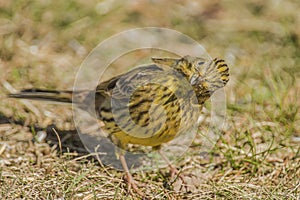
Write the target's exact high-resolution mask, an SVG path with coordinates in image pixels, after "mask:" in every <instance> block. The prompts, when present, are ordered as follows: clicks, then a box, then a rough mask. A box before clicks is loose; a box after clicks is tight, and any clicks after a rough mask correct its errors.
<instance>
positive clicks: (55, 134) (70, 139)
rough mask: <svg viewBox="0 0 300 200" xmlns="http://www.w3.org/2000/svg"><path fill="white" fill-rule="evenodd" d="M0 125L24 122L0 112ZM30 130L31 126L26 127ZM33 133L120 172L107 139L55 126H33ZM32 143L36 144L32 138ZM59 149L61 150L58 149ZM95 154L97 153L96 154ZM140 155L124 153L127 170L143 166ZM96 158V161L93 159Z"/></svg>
mask: <svg viewBox="0 0 300 200" xmlns="http://www.w3.org/2000/svg"><path fill="white" fill-rule="evenodd" d="M1 124H17V125H21V126H26V125H24V124H25V122H24V121H22V120H16V119H14V118H13V117H8V116H6V115H4V114H3V113H2V112H0V125H1ZM28 128H29V129H30V130H31V129H32V125H28ZM34 130H35V132H38V131H44V132H45V133H46V138H45V142H46V143H48V144H49V145H50V146H51V147H53V146H56V148H57V150H59V151H60V150H61V151H62V153H64V152H76V153H77V154H78V156H84V155H88V154H90V155H91V156H87V158H88V159H90V160H95V161H97V162H99V161H100V162H101V164H103V165H104V166H109V167H113V168H115V169H117V170H122V169H123V168H122V165H121V162H120V161H119V160H118V158H117V156H116V147H115V145H114V144H113V143H111V142H110V140H108V139H107V138H99V137H95V136H93V135H89V134H84V133H80V134H78V131H77V130H76V129H74V130H62V129H59V128H57V127H56V126H55V124H51V125H48V126H47V127H46V128H42V127H39V126H38V125H34ZM33 142H38V141H36V139H34V138H33ZM85 144H88V145H85ZM60 147H61V149H60ZM96 152H97V153H96ZM143 157H144V155H142V154H132V153H126V154H125V158H126V161H127V165H128V167H129V168H132V169H135V168H139V167H141V166H142V165H143V163H142V162H143ZM95 158H97V159H95Z"/></svg>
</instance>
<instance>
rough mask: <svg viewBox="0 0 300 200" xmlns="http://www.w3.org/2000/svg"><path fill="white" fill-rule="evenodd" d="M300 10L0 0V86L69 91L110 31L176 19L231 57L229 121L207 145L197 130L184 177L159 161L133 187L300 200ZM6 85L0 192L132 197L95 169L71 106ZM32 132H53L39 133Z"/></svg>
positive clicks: (0, 119)
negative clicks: (26, 98)
mask: <svg viewBox="0 0 300 200" xmlns="http://www.w3.org/2000/svg"><path fill="white" fill-rule="evenodd" d="M160 8H163V10H164V12H161V10H160ZM299 9H300V4H299V2H298V1H296V0H288V1H265V2H261V1H257V0H250V1H247V2H245V1H241V2H237V1H232V0H228V1H222V2H219V1H203V2H202V3H199V2H198V1H182V2H179V1H178V2H168V1H160V2H156V4H153V2H152V1H139V2H137V1H128V3H127V4H126V5H125V4H124V5H123V4H121V3H119V2H118V1H113V0H112V1H101V2H98V1H93V0H88V1H81V0H79V1H57V2H56V1H53V2H52V1H36V2H35V1H21V0H20V1H2V2H0V71H1V74H0V79H1V82H2V83H1V84H2V85H3V83H5V82H8V83H10V84H11V85H12V86H13V87H14V88H16V89H22V88H30V87H42V88H52V89H54V88H59V89H70V88H72V86H73V81H74V79H75V74H76V71H77V69H78V67H79V65H80V63H81V62H82V61H83V59H84V58H85V56H86V55H87V54H88V52H89V51H91V50H92V48H94V47H95V46H96V45H97V44H98V43H99V42H100V41H102V40H104V39H105V38H107V37H109V36H111V35H113V34H115V33H118V32H119V31H121V30H126V29H129V28H133V27H145V26H162V27H169V28H172V29H176V30H178V31H181V32H183V33H186V34H187V35H189V36H191V37H192V38H194V39H196V40H197V41H199V42H200V43H201V44H203V45H204V46H205V48H206V49H207V51H208V52H209V53H210V55H211V56H212V57H217V56H218V57H224V58H225V60H226V61H227V63H228V64H229V66H230V67H231V68H230V69H231V80H230V83H229V85H228V86H226V95H227V118H226V119H227V127H226V128H224V131H223V135H222V137H221V139H220V141H219V142H218V143H217V144H216V145H215V147H214V149H213V151H212V152H211V154H208V155H205V156H203V155H202V154H201V152H199V143H198V141H199V140H197V139H196V140H195V142H194V143H193V145H192V146H191V148H190V151H188V152H187V153H186V154H185V156H184V157H183V158H181V159H180V160H179V161H177V162H176V166H178V168H181V169H182V173H183V174H185V175H186V182H187V184H188V185H187V187H185V188H180V185H181V182H180V180H176V181H175V182H173V183H171V182H170V180H169V176H168V170H167V169H157V168H153V169H152V170H150V171H142V172H136V173H135V174H134V178H135V179H136V180H137V181H138V182H139V184H140V187H141V188H142V189H143V191H144V192H145V193H146V194H147V195H148V196H149V198H150V199H192V198H193V199H299V198H300V181H299V180H300V145H299V144H300V142H299V138H300V115H299V108H300V101H299V99H300V79H299V77H300V67H299V64H300V50H299V49H300V40H299V38H300V18H299V14H298V12H299ZM140 56H141V55H140ZM128 62H130V61H128ZM116 67H117V66H116ZM4 85H5V84H4ZM7 92H8V90H7V88H5V87H0V96H1V102H0V106H1V113H0V198H1V199H100V198H102V199H123V198H125V199H126V198H127V199H138V197H137V196H130V195H128V193H127V191H126V185H125V184H124V181H123V173H122V172H119V171H116V170H114V169H110V168H103V167H100V165H99V162H98V161H97V159H96V158H95V157H93V156H92V155H87V153H86V152H85V151H84V148H82V145H80V141H78V140H76V138H74V137H75V136H74V124H73V121H72V112H71V108H69V107H65V106H57V105H56V106H53V105H49V104H43V103H36V102H34V103H32V104H31V103H30V102H25V104H24V103H22V102H20V101H16V100H11V99H7V98H6V97H5V94H6V93H7ZM53 125H55V127H56V130H58V134H59V136H60V139H62V140H63V145H62V148H63V152H61V151H60V148H59V143H58V141H57V137H56V135H55V133H54V132H53V131H51V127H52V126H53ZM47 127H48V128H47ZM49 127H50V128H49ZM203 129H205V127H204V125H203V127H201V128H200V130H199V132H201V131H202V130H203ZM39 131H44V132H47V133H48V134H47V138H46V139H45V140H41V141H40V142H39V136H40V134H41V133H43V132H39Z"/></svg>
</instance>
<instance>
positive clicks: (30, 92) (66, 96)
mask: <svg viewBox="0 0 300 200" xmlns="http://www.w3.org/2000/svg"><path fill="white" fill-rule="evenodd" d="M72 95H73V91H69V90H65V91H57V90H43V89H27V90H22V91H21V92H19V93H16V94H9V95H8V97H10V98H20V99H32V100H42V101H55V102H62V103H72ZM74 103H76V102H74Z"/></svg>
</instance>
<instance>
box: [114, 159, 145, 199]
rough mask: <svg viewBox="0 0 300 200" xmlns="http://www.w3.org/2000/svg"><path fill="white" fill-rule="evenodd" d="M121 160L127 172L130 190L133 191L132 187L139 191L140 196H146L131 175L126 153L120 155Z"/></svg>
mask: <svg viewBox="0 0 300 200" xmlns="http://www.w3.org/2000/svg"><path fill="white" fill-rule="evenodd" d="M119 158H120V161H121V164H122V167H123V169H124V171H125V173H126V179H127V185H128V191H129V192H131V187H132V189H133V190H134V191H135V192H136V193H137V194H139V195H140V196H145V195H144V193H143V192H141V191H140V190H139V189H138V187H137V185H136V184H135V181H134V179H133V177H132V176H131V174H130V172H129V169H128V166H127V163H126V160H125V156H124V155H120V157H119Z"/></svg>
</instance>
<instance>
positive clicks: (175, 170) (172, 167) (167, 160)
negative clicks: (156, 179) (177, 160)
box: [158, 150, 185, 183]
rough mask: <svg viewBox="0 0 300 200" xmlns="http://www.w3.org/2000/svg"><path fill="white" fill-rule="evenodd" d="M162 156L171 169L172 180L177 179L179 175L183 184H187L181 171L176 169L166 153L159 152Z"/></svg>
mask: <svg viewBox="0 0 300 200" xmlns="http://www.w3.org/2000/svg"><path fill="white" fill-rule="evenodd" d="M158 152H159V154H160V156H161V157H162V159H164V161H165V162H166V163H167V164H168V166H169V168H170V175H171V180H173V179H174V178H176V177H175V175H177V176H178V177H179V178H180V179H181V180H182V182H183V183H185V181H184V178H183V176H182V175H181V174H180V173H179V171H178V170H177V169H176V167H174V166H173V165H172V163H171V161H170V160H169V159H168V157H167V156H166V155H165V154H164V152H162V151H161V150H159V151H158Z"/></svg>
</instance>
